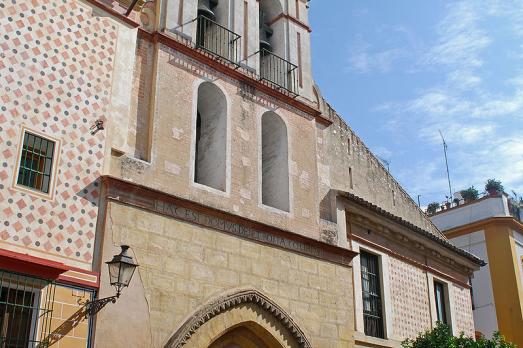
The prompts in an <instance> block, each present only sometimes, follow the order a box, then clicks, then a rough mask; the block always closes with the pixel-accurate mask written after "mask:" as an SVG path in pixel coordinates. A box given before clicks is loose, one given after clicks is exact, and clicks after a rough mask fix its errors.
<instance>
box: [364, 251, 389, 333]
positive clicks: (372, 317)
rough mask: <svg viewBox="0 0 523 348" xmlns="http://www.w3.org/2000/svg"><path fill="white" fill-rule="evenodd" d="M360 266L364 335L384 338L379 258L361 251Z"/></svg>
mask: <svg viewBox="0 0 523 348" xmlns="http://www.w3.org/2000/svg"><path fill="white" fill-rule="evenodd" d="M360 266H361V270H360V272H361V295H362V304H363V328H364V332H365V335H367V336H373V337H377V338H385V328H384V325H383V324H384V323H383V299H382V285H381V272H380V262H379V256H378V255H374V254H371V253H368V252H366V251H361V252H360Z"/></svg>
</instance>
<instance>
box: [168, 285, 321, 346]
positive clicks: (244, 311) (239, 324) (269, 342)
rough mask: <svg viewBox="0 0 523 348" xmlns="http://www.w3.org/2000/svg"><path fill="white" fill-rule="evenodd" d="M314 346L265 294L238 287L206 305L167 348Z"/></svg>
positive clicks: (170, 341) (173, 336)
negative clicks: (238, 288)
mask: <svg viewBox="0 0 523 348" xmlns="http://www.w3.org/2000/svg"><path fill="white" fill-rule="evenodd" d="M182 347H183V348H186V347H190V348H312V346H311V344H310V342H309V340H308V339H307V337H305V334H304V332H303V331H302V330H301V329H300V327H299V326H298V325H297V323H296V322H295V321H294V320H293V319H292V318H291V317H290V316H289V314H287V313H286V312H285V311H284V310H283V309H282V308H281V307H280V306H278V305H277V304H276V303H275V302H273V301H272V300H271V299H269V298H268V297H267V296H265V295H264V294H262V293H260V292H258V291H256V290H253V289H247V290H236V291H233V292H232V293H230V294H227V295H223V296H221V297H219V298H216V299H215V300H213V301H210V302H209V303H207V304H204V305H202V306H201V307H200V308H199V309H198V310H197V311H196V312H195V313H193V315H191V317H190V318H189V319H187V321H185V322H184V323H183V324H182V326H181V327H179V328H178V330H177V331H176V332H175V333H174V334H173V335H172V336H171V338H170V339H169V340H168V342H167V343H166V344H165V346H164V348H182Z"/></svg>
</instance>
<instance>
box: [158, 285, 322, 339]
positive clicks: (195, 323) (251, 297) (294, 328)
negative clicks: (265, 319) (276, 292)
mask: <svg viewBox="0 0 523 348" xmlns="http://www.w3.org/2000/svg"><path fill="white" fill-rule="evenodd" d="M247 303H252V304H256V305H258V306H260V307H261V308H262V309H263V310H265V311H266V312H267V313H270V314H271V315H272V316H273V317H274V318H276V319H277V320H278V321H279V322H280V323H281V324H282V325H283V326H284V327H285V328H287V329H288V330H289V333H290V334H291V335H292V336H293V337H294V338H295V339H296V342H298V344H299V347H300V348H311V347H312V345H311V344H310V342H309V340H308V339H307V337H305V334H304V333H303V331H302V330H301V329H300V328H299V326H298V325H297V324H296V323H295V322H294V320H292V318H291V317H290V315H289V314H287V313H286V312H285V311H284V310H283V309H282V308H281V307H280V306H278V305H277V304H276V303H274V302H273V301H272V300H270V299H269V298H268V297H267V296H265V295H263V294H262V293H260V292H259V291H257V290H253V289H248V290H245V289H244V290H239V291H237V292H235V293H233V294H229V295H225V296H221V297H219V298H217V299H215V300H213V301H211V302H209V303H208V304H206V305H204V306H203V307H201V308H200V309H198V310H197V311H196V312H195V313H194V314H193V315H192V316H191V317H190V318H189V319H188V320H187V321H185V323H184V324H183V325H182V326H181V327H180V328H179V329H178V330H177V331H176V332H175V333H174V335H173V336H172V337H171V338H170V339H169V341H168V342H167V344H166V345H165V347H166V348H181V347H183V346H184V345H185V344H186V343H188V341H189V339H190V338H191V336H192V335H193V334H194V333H195V332H196V331H197V330H198V329H199V328H200V327H201V326H202V325H203V324H205V323H206V322H208V321H209V320H211V319H213V318H214V317H216V316H218V315H220V314H221V313H224V312H226V311H228V310H229V309H232V308H234V307H236V306H239V305H242V304H247Z"/></svg>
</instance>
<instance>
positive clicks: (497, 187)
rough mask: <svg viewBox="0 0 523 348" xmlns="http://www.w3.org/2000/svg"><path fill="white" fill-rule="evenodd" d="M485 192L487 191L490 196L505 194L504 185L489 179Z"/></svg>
mask: <svg viewBox="0 0 523 348" xmlns="http://www.w3.org/2000/svg"><path fill="white" fill-rule="evenodd" d="M485 191H487V192H488V194H489V195H490V196H498V195H499V194H500V193H502V192H503V185H501V181H499V180H496V179H488V180H487V182H486V183H485Z"/></svg>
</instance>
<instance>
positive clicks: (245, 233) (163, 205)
mask: <svg viewBox="0 0 523 348" xmlns="http://www.w3.org/2000/svg"><path fill="white" fill-rule="evenodd" d="M154 209H155V210H156V211H157V212H159V213H161V214H164V215H168V216H172V217H174V218H177V219H180V220H184V221H188V222H192V223H195V224H198V225H202V226H205V227H209V228H214V229H217V230H220V231H224V232H227V233H230V234H233V235H236V236H239V237H243V238H247V239H252V240H255V241H259V242H262V243H266V244H270V245H274V246H277V247H280V248H284V249H288V250H292V251H295V252H299V253H302V254H306V255H310V256H314V257H317V258H321V259H325V258H326V259H329V260H331V261H333V262H336V263H341V264H345V265H349V264H350V261H351V259H352V257H350V256H345V255H342V254H338V253H334V252H330V251H327V250H323V249H321V248H318V247H316V246H314V245H312V243H310V244H309V243H306V242H305V243H304V242H300V241H296V240H293V239H290V238H285V237H282V236H278V235H274V234H271V233H267V232H264V231H260V230H257V229H254V228H251V227H247V226H244V225H241V224H238V223H236V222H233V221H227V220H224V219H221V218H219V217H215V216H211V215H208V214H204V213H200V212H198V211H194V210H191V209H188V208H185V207H182V206H179V205H176V204H172V203H167V202H164V201H161V200H155V202H154Z"/></svg>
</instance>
